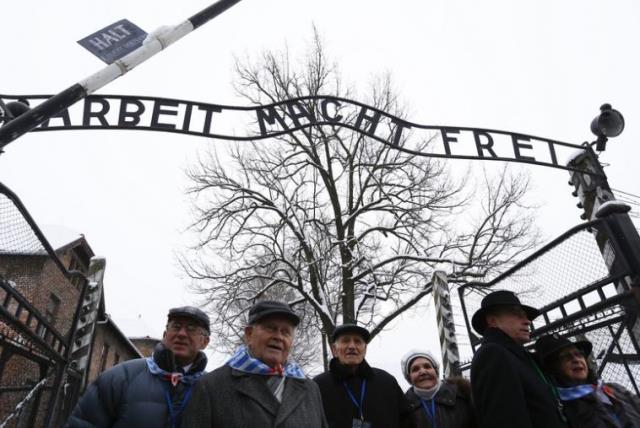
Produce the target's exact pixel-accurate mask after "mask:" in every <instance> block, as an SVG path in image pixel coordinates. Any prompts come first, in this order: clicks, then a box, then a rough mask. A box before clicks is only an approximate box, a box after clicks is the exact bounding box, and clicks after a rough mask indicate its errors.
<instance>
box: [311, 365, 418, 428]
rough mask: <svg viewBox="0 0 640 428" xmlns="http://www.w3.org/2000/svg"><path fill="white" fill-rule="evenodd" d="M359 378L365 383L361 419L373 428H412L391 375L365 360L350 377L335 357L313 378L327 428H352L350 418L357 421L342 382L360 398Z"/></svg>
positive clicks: (408, 411)
mask: <svg viewBox="0 0 640 428" xmlns="http://www.w3.org/2000/svg"><path fill="white" fill-rule="evenodd" d="M362 379H366V381H367V384H366V391H365V397H364V403H363V413H364V419H365V420H366V421H367V422H370V423H371V427H372V428H415V425H414V423H413V420H412V418H411V413H410V409H409V403H408V402H407V399H406V398H405V396H404V394H403V393H402V389H400V385H398V382H397V381H396V379H395V378H394V377H393V376H391V375H390V374H389V373H387V372H385V371H384V370H380V369H376V368H373V367H371V366H369V364H367V362H366V361H363V362H362V363H361V364H360V366H358V369H357V370H356V373H355V374H353V373H351V372H349V371H348V370H346V369H345V367H344V366H342V365H341V364H340V363H339V362H338V360H337V359H335V358H334V359H332V360H331V363H330V364H329V371H328V372H325V373H322V374H320V375H318V376H316V377H315V378H314V379H313V380H314V381H315V382H316V383H317V384H318V386H319V387H320V395H321V396H322V405H323V407H324V413H325V416H326V417H327V422H328V423H329V427H330V428H351V427H352V423H353V419H360V413H359V411H358V409H357V407H356V406H355V405H354V404H353V402H352V401H351V399H350V398H349V395H348V394H347V391H346V389H345V386H344V382H346V384H347V385H348V386H349V388H351V391H353V394H354V396H355V397H357V399H359V398H360V385H361V382H362Z"/></svg>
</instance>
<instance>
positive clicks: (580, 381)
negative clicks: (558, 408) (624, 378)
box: [535, 335, 640, 428]
mask: <svg viewBox="0 0 640 428" xmlns="http://www.w3.org/2000/svg"><path fill="white" fill-rule="evenodd" d="M591 349H592V345H591V342H589V341H586V340H582V341H577V342H571V341H570V340H569V339H566V338H561V337H558V336H556V335H553V336H544V337H541V338H540V339H538V341H537V342H536V344H535V350H536V356H537V358H538V359H539V360H540V362H541V363H542V366H543V367H544V369H545V370H546V371H547V372H548V373H549V375H550V376H551V377H552V378H553V380H554V381H555V382H556V384H557V390H558V395H559V397H560V399H561V400H562V402H563V404H564V413H565V415H566V416H567V419H568V420H569V424H570V426H571V427H580V428H583V427H584V428H590V427H594V428H605V427H606V428H609V427H612V428H640V398H638V396H636V395H633V394H632V393H631V392H629V391H628V390H627V389H625V388H624V387H623V386H621V385H618V384H615V383H604V382H603V381H602V380H601V379H598V378H597V375H596V373H595V371H594V370H593V369H592V368H591V367H590V365H589V363H588V361H587V357H588V356H589V354H590V353H591Z"/></svg>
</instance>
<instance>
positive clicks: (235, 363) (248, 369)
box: [225, 346, 305, 379]
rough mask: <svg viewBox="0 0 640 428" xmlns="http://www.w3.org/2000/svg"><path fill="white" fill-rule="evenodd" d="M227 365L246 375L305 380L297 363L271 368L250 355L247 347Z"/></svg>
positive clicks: (237, 353)
mask: <svg viewBox="0 0 640 428" xmlns="http://www.w3.org/2000/svg"><path fill="white" fill-rule="evenodd" d="M225 364H226V365H228V366H229V367H231V368H233V369H236V370H239V371H241V372H244V373H252V374H260V375H264V376H284V377H293V378H297V379H305V375H304V373H303V372H302V369H301V368H300V366H298V365H297V364H296V363H293V362H288V363H285V365H284V366H282V365H281V364H278V365H277V366H275V367H270V366H268V365H266V364H265V363H263V362H262V361H260V360H258V359H257V358H253V357H252V356H251V355H249V350H248V349H247V347H246V346H241V347H240V348H238V350H237V351H236V353H235V354H234V355H233V356H232V357H231V358H230V359H229V361H227V362H226V363H225Z"/></svg>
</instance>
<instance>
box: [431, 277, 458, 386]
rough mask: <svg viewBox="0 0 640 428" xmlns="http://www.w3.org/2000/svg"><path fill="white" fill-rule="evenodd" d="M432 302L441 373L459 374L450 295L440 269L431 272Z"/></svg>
mask: <svg viewBox="0 0 640 428" xmlns="http://www.w3.org/2000/svg"><path fill="white" fill-rule="evenodd" d="M431 282H432V284H433V289H432V290H433V302H434V305H435V308H436V321H437V323H438V331H439V333H440V347H441V349H442V374H443V375H444V377H450V376H460V375H461V371H460V353H459V352H458V343H457V340H456V326H455V323H454V320H453V311H452V310H451V296H450V294H449V284H447V274H446V273H445V272H442V271H436V272H434V273H433V279H432V280H431Z"/></svg>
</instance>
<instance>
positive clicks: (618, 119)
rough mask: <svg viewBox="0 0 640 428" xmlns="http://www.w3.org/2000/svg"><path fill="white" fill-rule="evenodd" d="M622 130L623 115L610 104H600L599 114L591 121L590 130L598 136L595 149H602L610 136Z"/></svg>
mask: <svg viewBox="0 0 640 428" xmlns="http://www.w3.org/2000/svg"><path fill="white" fill-rule="evenodd" d="M623 130H624V117H622V114H621V113H620V112H619V111H618V110H614V109H612V108H611V104H602V106H601V107H600V114H599V115H598V116H596V117H595V118H594V119H593V120H592V121H591V132H593V134H594V135H595V136H596V137H598V139H597V140H596V150H597V151H599V152H602V151H604V149H605V148H606V145H607V141H608V139H609V138H610V137H617V136H618V135H620V134H621V133H622V131H623Z"/></svg>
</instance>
